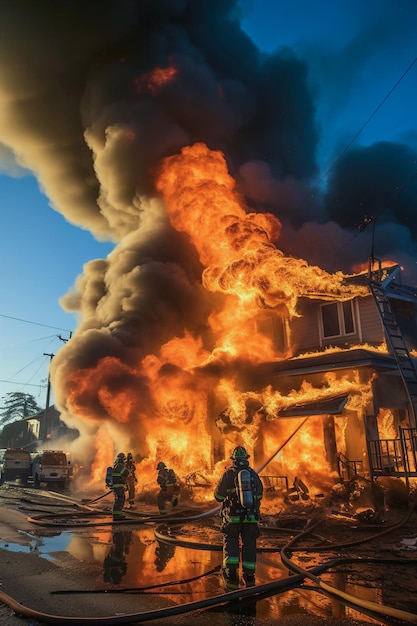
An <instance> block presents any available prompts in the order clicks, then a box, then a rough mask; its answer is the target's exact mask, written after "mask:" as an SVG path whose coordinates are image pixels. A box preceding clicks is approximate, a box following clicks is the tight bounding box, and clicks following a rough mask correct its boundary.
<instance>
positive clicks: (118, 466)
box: [112, 460, 129, 520]
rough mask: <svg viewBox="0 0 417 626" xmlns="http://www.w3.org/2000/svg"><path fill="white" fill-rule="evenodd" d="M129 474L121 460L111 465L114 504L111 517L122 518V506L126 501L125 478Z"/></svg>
mask: <svg viewBox="0 0 417 626" xmlns="http://www.w3.org/2000/svg"><path fill="white" fill-rule="evenodd" d="M128 475H129V470H128V469H127V467H126V466H125V464H124V463H122V462H121V461H117V460H116V462H115V464H114V466H113V487H112V489H113V493H114V505H113V519H114V520H117V519H123V517H124V515H123V512H122V511H123V507H124V505H125V501H126V495H125V491H126V480H127V477H128Z"/></svg>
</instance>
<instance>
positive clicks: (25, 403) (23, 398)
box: [0, 391, 42, 427]
mask: <svg viewBox="0 0 417 626" xmlns="http://www.w3.org/2000/svg"><path fill="white" fill-rule="evenodd" d="M40 411H42V409H41V408H40V407H39V406H38V404H37V402H36V400H35V398H34V397H33V396H32V395H31V394H30V393H21V392H20V391H17V392H13V393H7V394H6V395H5V396H4V399H3V406H2V407H1V409H0V427H3V426H6V424H11V423H12V422H15V421H17V420H22V419H25V418H26V417H30V416H31V415H35V414H36V413H39V412H40Z"/></svg>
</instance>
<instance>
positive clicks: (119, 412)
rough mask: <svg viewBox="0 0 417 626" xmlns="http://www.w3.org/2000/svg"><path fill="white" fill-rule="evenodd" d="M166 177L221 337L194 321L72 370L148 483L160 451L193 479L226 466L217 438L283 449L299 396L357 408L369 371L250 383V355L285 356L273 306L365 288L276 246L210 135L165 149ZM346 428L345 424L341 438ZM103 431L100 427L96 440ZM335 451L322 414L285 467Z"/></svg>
mask: <svg viewBox="0 0 417 626" xmlns="http://www.w3.org/2000/svg"><path fill="white" fill-rule="evenodd" d="M168 70H169V71H168ZM173 71H174V70H173V69H172V68H167V69H166V71H163V70H160V71H155V72H152V73H151V74H150V75H148V76H147V77H146V80H147V82H146V84H147V86H148V88H149V89H152V88H153V87H152V85H154V86H155V88H156V86H157V85H160V84H163V82H164V81H165V80H171V79H172V78H173V76H174V75H175V72H174V73H173ZM144 79H145V78H143V80H144ZM140 85H142V83H140ZM140 85H139V86H140ZM156 187H157V189H158V191H159V193H160V194H161V196H162V197H163V200H164V202H165V206H166V210H167V213H168V216H169V219H170V221H171V224H172V226H173V228H174V229H176V230H177V231H181V232H183V233H186V235H187V236H188V237H189V238H190V241H191V243H192V244H193V246H194V248H195V250H196V251H197V253H198V256H199V259H200V262H201V264H202V266H203V268H204V269H203V274H202V282H203V286H204V287H205V289H206V290H207V292H208V293H211V294H214V295H215V297H214V298H213V306H212V311H211V315H210V316H209V319H208V324H209V328H210V338H211V339H210V341H211V342H212V343H211V345H210V343H209V342H208V341H207V338H205V339H203V336H201V337H199V336H198V335H197V334H196V333H191V332H190V331H189V330H188V329H187V328H184V332H183V333H182V334H181V335H179V336H173V337H172V338H171V339H170V340H169V341H167V342H166V343H165V344H163V345H162V346H161V347H160V349H159V350H158V351H157V352H156V353H150V354H147V355H145V356H143V355H141V357H138V359H137V362H135V360H134V358H133V359H130V362H129V364H127V363H125V362H123V361H122V360H121V359H118V358H116V357H114V356H113V357H104V358H101V359H100V360H99V361H97V363H96V364H95V365H94V366H93V367H90V368H85V369H82V370H78V371H76V372H74V373H73V374H72V375H71V376H70V377H69V380H68V406H69V407H70V409H71V411H72V412H73V413H75V414H78V415H83V417H84V418H87V419H90V420H92V421H94V422H96V423H102V421H103V420H104V422H105V423H106V424H107V425H108V427H110V426H109V425H111V424H113V425H121V426H123V425H124V426H125V427H126V433H129V434H128V435H126V445H129V447H130V446H132V447H133V448H134V449H135V450H136V451H137V454H138V456H139V457H140V459H141V473H142V475H143V480H144V481H145V482H146V481H149V482H152V481H154V480H155V461H156V460H157V459H158V460H159V459H161V458H163V459H164V461H165V462H169V463H170V464H172V465H173V466H175V467H176V468H177V470H178V468H181V472H182V475H183V477H184V476H186V474H187V473H189V472H193V471H194V472H195V471H196V470H199V471H203V472H204V473H205V474H206V475H209V476H210V475H211V476H212V477H215V476H216V475H218V473H219V471H220V465H219V463H218V457H217V459H216V458H215V457H214V454H213V436H215V437H217V440H219V439H221V438H222V444H221V445H223V447H224V457H225V458H226V457H227V456H228V454H229V450H230V448H231V447H232V446H233V445H235V444H236V443H243V445H245V446H246V447H247V448H248V449H249V450H250V451H253V450H255V448H256V446H259V445H261V447H263V453H264V454H265V455H268V454H273V451H274V448H275V449H276V446H277V441H282V440H283V439H284V440H285V438H286V436H287V433H289V432H290V431H291V430H292V429H294V424H296V423H297V420H295V421H294V420H278V419H277V418H278V417H279V415H280V411H282V410H283V409H285V408H287V407H289V406H291V405H294V404H298V403H305V402H308V401H311V400H313V399H314V400H315V401H318V400H324V399H326V398H329V397H331V396H334V395H337V394H342V393H343V394H346V395H348V396H349V403H348V405H347V406H349V408H350V409H351V410H355V411H357V412H359V413H360V412H361V411H363V410H364V409H363V407H364V406H365V405H366V403H367V402H368V401H369V397H370V384H371V381H368V382H366V383H363V382H360V380H359V374H358V372H357V370H352V371H351V372H350V373H349V374H347V375H345V376H342V375H341V374H338V375H336V374H328V375H327V376H325V377H324V379H323V382H322V384H321V385H316V386H313V385H312V384H310V383H307V382H304V383H303V384H302V385H301V386H300V388H299V389H293V390H290V391H288V392H287V393H284V392H279V391H277V390H275V389H272V387H271V386H267V387H265V388H264V389H260V390H259V389H258V390H256V391H250V392H249V391H246V390H244V389H243V388H242V382H241V379H240V369H241V368H242V367H243V366H242V363H245V364H246V365H245V367H247V368H248V367H252V368H253V367H254V366H255V365H256V364H260V363H263V362H265V361H272V360H275V359H276V357H277V355H276V352H275V349H274V347H273V344H272V339H271V333H270V334H269V335H268V333H263V332H262V325H263V323H264V322H265V319H266V318H265V313H266V312H268V314H270V315H275V316H276V317H279V318H280V319H288V318H291V317H293V316H297V315H298V312H297V302H298V299H299V298H300V297H301V296H309V297H314V298H321V299H325V300H332V299H338V300H345V299H350V298H353V297H355V296H360V295H366V294H367V293H368V290H367V288H366V287H363V286H357V285H352V284H348V283H347V282H346V281H345V278H346V276H345V275H344V274H342V273H341V272H337V273H335V274H329V273H327V272H325V271H324V270H322V269H320V268H319V267H317V266H311V265H309V264H308V263H307V262H306V261H304V260H302V259H297V258H292V257H287V256H285V255H284V254H283V253H282V251H281V250H279V249H278V248H277V247H276V244H277V242H278V241H279V238H280V235H281V223H280V221H279V220H278V219H277V218H276V217H275V216H274V215H272V214H257V213H253V212H250V211H249V210H248V207H247V206H246V205H245V203H244V201H243V199H242V197H241V196H240V194H239V192H238V190H237V186H236V183H235V181H234V179H233V178H232V177H231V176H230V174H229V172H228V169H227V164H226V160H225V157H224V155H223V154H222V153H221V152H219V151H214V150H210V149H209V148H208V147H207V146H206V145H205V144H203V143H197V144H194V145H192V146H187V147H185V148H183V149H182V151H181V152H180V153H179V154H175V155H174V156H170V157H168V158H166V159H165V160H164V161H163V162H162V164H161V167H160V170H159V172H158V176H157V180H156ZM361 347H362V348H363V346H361ZM381 349H383V348H381ZM289 352H290V349H289ZM225 407H227V409H225ZM222 411H223V412H222ZM219 415H220V417H219ZM216 417H217V420H216ZM340 423H341V424H343V421H342V420H341V422H340ZM265 424H267V425H268V427H267V428H266V427H265ZM342 434H343V433H342V431H341V429H340V428H339V435H338V436H340V438H341V439H342ZM104 437H105V432H102V431H101V429H100V430H99V431H98V432H97V441H96V447H97V450H99V448H100V447H101V445H102V441H101V440H102V438H104ZM105 445H106V447H107V449H109V448H110V446H109V445H108V444H105ZM325 458H326V455H325V451H324V448H323V432H322V422H321V420H320V419H319V418H314V419H313V418H312V419H310V420H309V423H308V425H307V426H306V427H305V428H304V427H303V429H301V431H300V433H299V434H298V435H297V437H295V438H294V441H292V442H291V443H289V444H288V446H286V449H285V454H284V453H283V454H282V455H280V463H281V460H284V461H285V463H284V464H285V468H283V467H282V465H281V466H280V467H278V469H280V470H282V471H284V469H285V471H290V472H292V471H294V472H296V471H299V470H300V468H303V471H305V472H306V473H307V474H308V473H309V472H311V468H312V467H314V470H315V471H319V472H322V475H323V477H326V479H327V477H328V468H326V461H325ZM103 463H104V461H101V462H100V460H99V459H98V458H97V459H96V464H95V466H94V467H96V466H99V465H100V464H101V465H102V470H104V466H103ZM106 463H108V461H107V460H106ZM274 463H275V466H277V461H276V459H275V461H274ZM280 463H278V465H280ZM272 465H274V464H272ZM297 468H298V470H297Z"/></svg>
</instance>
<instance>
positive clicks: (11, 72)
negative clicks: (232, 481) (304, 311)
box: [0, 0, 414, 498]
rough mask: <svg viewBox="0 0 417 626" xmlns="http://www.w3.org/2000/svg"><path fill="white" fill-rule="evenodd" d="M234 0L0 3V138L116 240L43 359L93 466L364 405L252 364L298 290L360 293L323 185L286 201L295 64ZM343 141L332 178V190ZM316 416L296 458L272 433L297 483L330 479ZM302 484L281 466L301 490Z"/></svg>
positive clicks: (201, 466) (308, 142)
mask: <svg viewBox="0 0 417 626" xmlns="http://www.w3.org/2000/svg"><path fill="white" fill-rule="evenodd" d="M240 9H241V5H240V3H239V2H238V1H237V0H236V1H232V0H231V1H229V2H223V0H201V1H199V2H192V1H189V2H187V1H185V2H181V3H176V2H170V1H166V2H159V3H157V5H155V3H154V2H151V1H145V0H141V1H140V2H139V1H138V2H130V1H129V2H127V1H121V2H119V3H117V5H116V4H115V3H113V4H104V5H103V3H100V2H90V3H85V2H81V0H80V1H79V2H72V3H71V4H70V5H68V6H66V7H65V10H64V9H63V8H62V6H61V5H60V4H59V3H53V2H51V3H49V2H47V3H45V4H44V6H43V7H39V6H36V7H35V6H34V5H33V3H32V2H30V1H26V2H25V1H23V2H20V3H19V4H18V5H17V4H16V3H14V2H4V3H3V4H2V7H1V9H0V35H1V37H0V42H2V43H0V46H1V45H5V46H7V58H8V65H7V67H5V68H3V69H4V71H3V73H2V76H1V80H0V95H1V94H2V105H3V109H2V111H3V113H2V118H1V121H0V124H1V126H0V127H1V129H2V141H3V142H4V143H5V144H6V145H7V146H8V147H9V148H10V149H11V150H13V152H14V153H15V154H16V155H17V157H18V159H19V161H20V162H21V163H22V164H23V165H24V166H25V167H28V168H30V169H31V170H32V171H33V172H34V173H35V174H36V175H37V177H38V179H39V181H40V183H41V185H42V187H43V188H44V189H45V192H46V193H47V194H48V197H49V198H50V201H51V204H52V206H53V208H54V209H56V210H57V211H59V212H61V213H62V214H63V215H64V217H65V218H66V219H67V220H69V221H70V222H72V223H73V224H76V225H79V226H81V227H82V228H86V229H89V230H90V231H91V232H92V233H93V234H94V235H95V236H97V237H98V238H100V239H110V240H112V241H114V243H115V247H114V250H113V251H112V252H111V254H109V256H108V257H107V258H106V259H96V260H92V261H90V262H89V263H87V264H86V265H85V267H84V272H83V274H82V275H81V276H79V277H78V278H77V279H76V283H75V286H74V288H73V289H72V290H71V291H70V292H69V293H68V294H67V295H66V296H64V297H63V298H62V305H63V307H64V308H65V309H66V310H68V311H73V312H74V313H76V315H77V317H78V319H79V324H78V328H77V329H76V331H75V333H74V334H73V336H72V338H71V340H70V341H68V342H67V343H66V345H65V346H63V347H62V349H61V350H60V351H59V353H58V354H57V355H56V357H55V358H54V360H53V362H52V366H51V376H52V383H53V387H54V394H55V398H56V405H57V407H58V408H59V410H60V411H61V414H62V417H63V419H64V420H65V421H66V422H67V423H68V424H69V425H71V426H74V427H76V428H78V429H79V431H80V433H81V437H80V439H79V440H78V441H77V442H76V444H75V445H76V446H77V453H78V456H80V457H84V458H85V459H87V458H89V459H90V461H91V479H92V481H95V480H96V479H97V476H98V475H101V474H102V469H103V468H104V467H106V465H109V464H110V462H111V461H112V459H113V458H114V456H115V453H116V452H118V451H119V450H120V449H134V450H135V452H136V453H137V456H138V458H139V459H140V462H139V466H140V473H141V475H142V476H147V477H148V478H149V479H150V477H151V476H152V473H153V468H154V466H155V460H156V459H159V458H165V459H166V460H167V461H169V462H170V463H172V464H174V465H175V466H176V467H179V468H181V471H182V474H183V476H191V475H193V472H194V473H195V472H196V468H198V471H199V472H200V471H201V472H202V474H210V475H218V474H219V473H220V471H221V467H220V464H221V462H222V461H223V460H224V459H225V458H226V457H227V452H228V449H230V448H232V446H233V445H234V444H236V443H241V442H242V443H243V444H244V445H246V446H248V448H249V449H250V450H254V449H257V450H258V452H259V454H260V455H261V456H262V455H263V456H264V457H265V456H267V455H271V454H272V453H273V450H274V448H275V447H276V445H277V444H276V442H277V441H282V440H285V438H286V437H287V436H288V433H289V432H290V431H291V429H294V425H293V424H291V425H288V422H287V423H285V424H284V423H282V422H281V421H279V422H278V420H277V419H276V418H277V416H279V413H280V410H284V409H285V408H287V407H288V406H289V405H293V404H294V403H297V401H303V400H305V398H306V397H307V396H308V395H313V396H315V397H316V399H317V398H319V399H323V398H326V397H328V396H334V395H336V394H340V393H342V392H346V393H348V392H350V393H351V395H350V396H349V403H350V404H349V403H348V404H347V409H348V410H351V409H354V408H357V407H354V406H353V404H354V403H355V402H356V403H357V405H359V404H360V403H361V401H362V402H363V404H364V405H365V404H366V402H367V401H369V388H370V385H371V378H370V379H368V380H365V381H364V380H362V379H361V378H360V376H359V375H358V374H357V371H356V370H354V371H353V373H350V374H347V375H346V376H343V377H337V376H333V375H331V374H330V375H329V376H327V378H326V380H325V381H322V380H321V381H320V384H318V386H316V387H314V386H309V385H308V384H307V383H302V384H301V385H300V386H299V387H298V389H295V388H293V389H291V388H288V390H287V393H280V392H278V391H277V390H275V389H273V388H272V386H271V385H270V384H269V383H268V384H265V383H263V384H261V383H260V381H259V374H258V373H257V367H258V366H259V365H261V364H263V363H265V362H271V361H274V360H276V359H280V358H284V357H289V356H292V354H293V350H292V347H291V345H285V346H284V345H283V346H282V348H281V349H280V350H277V349H276V346H275V344H274V337H275V335H276V333H277V328H285V326H286V324H288V320H290V319H292V318H294V317H297V316H299V315H300V312H299V308H298V305H299V301H300V299H301V298H315V299H319V300H321V301H329V302H332V301H334V300H335V299H338V301H339V302H346V301H349V300H351V299H352V298H353V297H355V296H360V295H364V294H365V293H366V288H365V287H364V286H363V285H360V284H356V285H355V284H353V283H349V282H348V281H346V280H345V278H346V274H345V273H344V272H345V271H349V272H350V271H351V270H352V265H353V262H357V261H358V256H357V249H356V248H355V247H354V246H351V248H350V249H349V252H348V255H347V256H348V257H349V258H348V260H346V258H345V259H344V266H343V267H341V270H340V271H337V272H336V273H330V262H329V259H330V260H331V262H333V259H334V256H335V250H336V249H337V248H338V247H339V246H340V245H341V244H342V243H346V242H347V241H348V239H350V234H349V233H348V231H344V230H343V228H342V226H348V224H343V225H342V226H340V224H337V223H335V221H334V220H336V219H337V217H338V216H337V215H336V212H335V211H336V210H334V211H333V212H329V214H330V216H331V221H329V222H327V223H324V222H323V220H322V215H323V213H325V212H326V211H323V206H326V199H325V198H324V199H322V200H320V201H314V202H313V201H312V200H311V197H312V196H311V194H310V200H309V201H308V202H307V201H304V200H303V198H305V197H307V196H308V195H309V194H307V193H305V190H306V188H308V185H309V182H308V181H309V180H310V179H312V177H313V176H314V175H315V174H316V173H317V164H316V157H315V151H316V149H317V145H318V136H317V131H316V123H315V118H314V101H313V96H312V94H311V93H310V89H309V82H308V75H307V69H306V66H305V64H304V63H303V61H302V60H300V59H298V58H296V57H295V56H294V55H292V54H291V53H290V52H288V51H286V52H285V53H276V54H274V55H272V56H271V57H270V58H267V57H266V56H265V55H262V54H261V53H260V51H259V50H258V49H257V48H256V46H255V45H254V44H253V42H252V41H251V40H250V39H249V38H248V36H247V35H246V33H245V32H244V31H243V30H242V29H241V27H240V24H239V19H238V14H239V11H240ZM74 41H76V42H77V44H76V45H74ZM232 51H233V53H232ZM237 51H238V52H237ZM3 58H5V55H4V54H3ZM29 60H30V67H31V70H30V72H29V71H28V69H27V68H28V67H29V63H28V61H29ZM295 100H296V101H297V103H296V105H294V101H295ZM16 102H18V103H19V105H18V106H16ZM376 150H377V148H376V147H375V148H374V151H376ZM396 151H398V147H396V148H395V147H392V152H393V153H395V154H396ZM359 152H361V154H360V155H359V156H361V155H362V154H364V153H365V152H366V151H359ZM385 152H386V154H388V153H389V147H385ZM353 156H354V154H353V153H352V156H349V157H346V160H342V161H341V162H340V164H339V166H338V168H337V169H336V171H335V174H334V175H332V177H331V181H330V196H331V197H332V198H334V197H336V198H337V197H338V194H339V193H340V192H339V186H338V179H337V176H339V175H340V177H341V179H344V178H345V177H346V175H347V174H346V171H345V168H347V167H349V170H350V171H352V172H354V171H355V164H354V162H352V159H353ZM403 157H404V159H405V160H407V159H409V160H410V161H412V160H413V159H414V155H412V154H408V155H405V154H403ZM358 160H359V159H358ZM360 160H361V159H360ZM370 184H371V183H370ZM352 202H353V203H355V202H354V199H352ZM375 202H376V205H378V207H379V202H378V199H377V200H376V201H375ZM319 205H320V206H319ZM321 205H323V206H321ZM367 208H368V209H370V208H371V207H369V206H368V207H367ZM327 209H329V207H327ZM315 215H316V216H317V222H313V219H314V216H315ZM343 215H345V213H343ZM339 217H341V216H339ZM392 219H394V218H392ZM397 226H398V228H400V226H399V224H398V225H397ZM384 228H388V226H384ZM311 232H314V233H315V235H314V236H315V238H316V239H318V240H319V239H323V238H325V239H326V246H323V248H324V247H325V248H326V251H325V255H324V256H325V257H326V258H327V262H325V261H324V260H323V259H321V258H317V257H318V256H319V255H318V253H317V250H313V251H312V250H310V254H309V255H308V256H309V258H305V255H304V253H305V252H307V251H308V249H307V248H306V246H305V245H304V242H305V239H306V236H308V237H310V234H309V233H311ZM330 234H334V235H335V236H334V237H332V236H330ZM297 242H298V243H297ZM309 248H310V246H309ZM391 249H392V247H391V244H390V245H389V246H388V245H387V249H386V250H385V251H386V252H388V251H389V252H391ZM392 256H395V255H392ZM401 256H402V253H401ZM315 258H316V262H314V259H315ZM360 258H363V254H360ZM326 266H327V268H326ZM271 320H272V322H271ZM268 324H269V325H271V329H272V330H271V331H270V332H265V327H266V326H268ZM225 406H226V407H228V408H227V409H226V410H225V409H224V407H225ZM219 415H220V417H219ZM265 422H268V427H269V428H268V431H269V432H268V433H266V432H265V428H264V429H263V430H262V428H261V425H262V424H263V423H265ZM321 429H322V425H321V423H320V424H318V423H317V422H315V421H314V419H312V420H310V422H309V423H308V425H307V426H306V427H305V429H304V431H303V433H302V435H303V438H304V440H303V444H304V449H305V450H306V451H307V453H308V465H309V466H310V467H309V469H307V460H306V459H304V458H303V455H300V447H299V443H298V444H294V448H292V449H291V446H289V447H288V449H287V451H286V454H287V456H285V462H286V463H289V462H290V457H291V455H294V454H296V463H295V464H296V465H298V468H295V467H294V472H297V473H294V474H293V475H294V476H297V475H298V472H299V471H300V470H301V471H302V472H303V476H304V475H305V476H306V480H307V481H308V480H309V479H310V477H311V474H310V472H311V467H312V466H313V465H314V467H315V469H316V471H317V469H319V470H320V471H322V473H323V481H328V480H330V479H329V475H328V467H327V466H326V463H325V461H323V459H325V458H326V455H325V454H324V453H323V444H322V438H323V435H322V430H321ZM339 435H340V436H341V433H339ZM226 448H227V449H226ZM194 475H195V476H196V475H197V474H194ZM302 485H303V486H304V487H305V485H304V483H303V482H302V481H300V479H297V478H295V479H294V487H293V489H294V490H295V491H294V493H295V494H298V495H299V496H300V497H301V498H304V497H305V496H307V495H308V489H307V488H305V489H303V487H302Z"/></svg>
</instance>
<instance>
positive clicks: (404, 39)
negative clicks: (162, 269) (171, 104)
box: [0, 0, 417, 408]
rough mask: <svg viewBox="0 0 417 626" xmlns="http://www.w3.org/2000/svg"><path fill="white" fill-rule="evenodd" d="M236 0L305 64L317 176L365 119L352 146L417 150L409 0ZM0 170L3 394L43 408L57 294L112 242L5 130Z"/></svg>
mask: <svg viewBox="0 0 417 626" xmlns="http://www.w3.org/2000/svg"><path fill="white" fill-rule="evenodd" d="M242 6H243V7H244V9H245V12H244V19H243V21H242V26H243V27H244V29H245V30H246V32H247V33H248V34H249V35H250V37H251V38H252V39H253V41H254V43H255V44H256V45H257V46H259V48H260V49H261V50H262V51H264V52H265V53H272V52H274V51H276V50H281V49H282V48H283V47H288V48H289V49H290V50H291V51H292V53H293V54H295V55H296V56H298V57H300V58H301V59H302V60H303V62H304V63H305V64H306V67H308V70H309V76H310V81H311V88H312V90H313V92H314V93H315V106H316V120H317V124H318V129H319V142H318V146H317V153H316V157H317V161H318V164H319V177H320V175H323V174H325V173H326V172H327V170H328V168H330V167H332V165H333V163H334V161H335V159H337V157H338V155H339V154H341V153H342V152H343V150H344V149H345V148H346V146H347V145H348V144H350V142H351V141H352V139H353V138H354V137H355V135H356V134H357V133H358V131H359V130H360V129H361V128H362V127H363V126H364V128H363V130H362V132H361V133H360V135H359V136H358V138H357V139H356V140H355V145H359V146H370V145H372V144H373V143H374V142H400V143H403V144H405V145H407V146H409V147H410V148H412V149H414V150H416V149H417V126H416V114H415V94H416V93H417V89H416V83H417V64H415V65H414V66H413V67H412V68H411V69H410V70H409V72H408V73H407V74H406V76H405V77H404V78H403V79H402V80H401V81H400V82H399V83H398V85H397V86H396V87H395V89H394V86H395V85H396V83H397V82H398V81H399V79H400V78H401V76H402V75H403V74H404V72H406V70H407V68H408V67H409V66H410V64H412V62H413V60H414V59H415V57H416V56H417V47H416V44H415V24H416V17H417V10H416V5H415V3H411V2H402V1H398V2H396V3H394V2H392V1H387V0H368V1H367V2H363V0H343V1H339V2H334V1H331V0H316V1H315V2H311V1H309V0H293V1H292V2H282V1H280V0H254V1H253V2H249V1H246V2H243V3H242ZM0 69H1V53H0ZM391 90H393V91H392V93H391V95H389V97H388V98H387V96H388V94H389V93H390V91H391ZM385 98H387V99H386V102H384V103H383V100H384V99H385ZM381 103H383V104H381ZM378 107H380V108H379V110H377V108H378ZM376 110H377V111H376ZM0 174H1V175H0V203H1V218H0V219H1V234H0V237H1V246H0V263H1V268H2V270H1V275H2V289H1V305H0V399H1V398H3V397H4V396H5V394H7V393H9V392H15V391H22V392H25V393H31V394H33V395H34V396H35V398H36V400H37V401H38V404H39V405H40V406H41V407H42V408H43V407H44V404H45V399H46V379H47V375H48V365H49V360H50V358H49V356H45V355H44V353H47V354H51V353H53V354H55V353H56V352H57V351H58V350H59V349H60V347H62V345H63V341H62V340H61V339H59V337H58V335H61V336H62V337H63V338H66V337H68V336H69V334H70V333H71V332H72V331H74V330H75V328H76V325H77V320H76V318H75V316H74V315H73V314H70V313H67V312H65V311H64V310H63V309H62V307H61V305H60V304H59V299H60V298H61V297H62V296H63V295H64V294H65V293H67V292H68V291H69V290H70V289H71V287H72V286H73V284H74V281H75V279H76V277H77V276H78V275H79V274H81V272H82V271H83V265H84V264H85V263H86V262H88V261H90V260H92V259H96V258H105V257H106V255H107V254H108V253H109V252H110V251H111V250H112V248H113V244H112V243H110V242H108V241H107V242H106V241H103V242H99V241H98V240H97V239H96V238H95V236H94V235H93V234H91V233H90V232H89V230H88V229H87V228H81V227H79V226H75V225H73V224H71V223H70V222H69V221H68V220H67V219H66V218H64V217H63V216H62V215H61V214H60V213H58V212H57V211H55V210H54V209H52V208H51V206H50V205H51V201H50V199H49V198H48V197H46V195H44V194H43V193H42V191H41V189H40V186H39V184H38V182H37V180H36V179H35V178H34V177H33V176H32V175H31V173H30V172H28V171H27V170H24V169H23V168H20V167H19V166H18V164H17V162H16V161H15V159H14V158H13V156H12V152H10V151H9V150H8V149H7V148H5V147H4V146H3V147H2V137H1V135H0Z"/></svg>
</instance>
